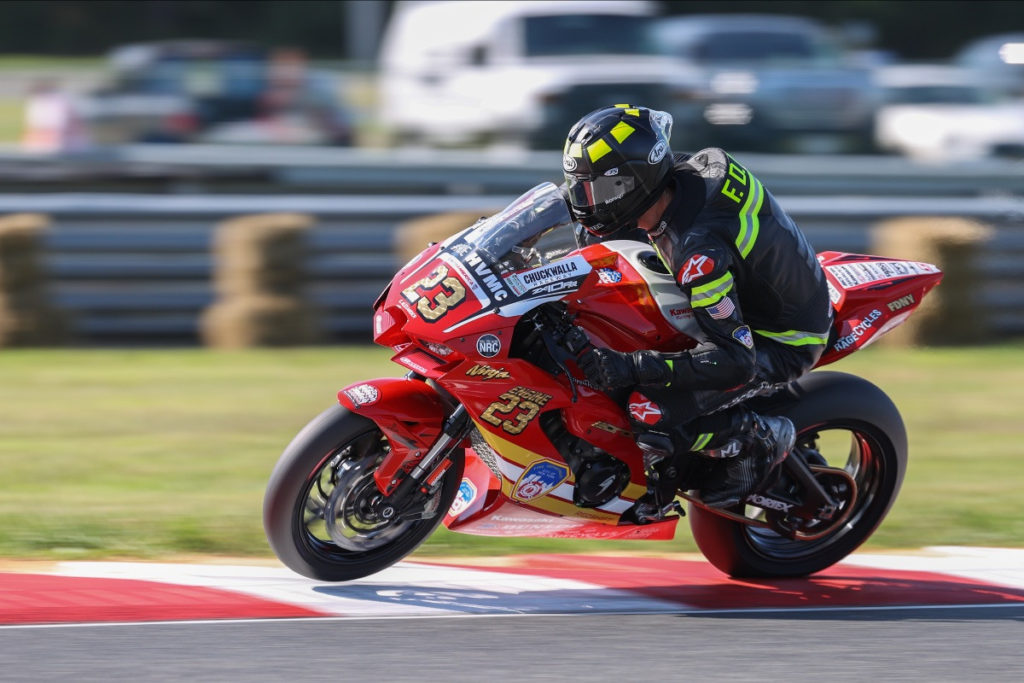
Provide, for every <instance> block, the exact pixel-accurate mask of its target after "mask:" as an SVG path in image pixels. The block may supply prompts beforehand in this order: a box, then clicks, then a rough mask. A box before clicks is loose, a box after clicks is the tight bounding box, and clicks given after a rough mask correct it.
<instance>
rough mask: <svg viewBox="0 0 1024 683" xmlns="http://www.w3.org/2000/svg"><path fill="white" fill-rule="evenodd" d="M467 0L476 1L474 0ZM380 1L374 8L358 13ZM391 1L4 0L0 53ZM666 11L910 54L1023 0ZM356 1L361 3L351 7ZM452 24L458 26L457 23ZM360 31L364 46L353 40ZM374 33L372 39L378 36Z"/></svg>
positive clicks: (313, 18) (346, 33)
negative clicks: (763, 23) (750, 15)
mask: <svg viewBox="0 0 1024 683" xmlns="http://www.w3.org/2000/svg"><path fill="white" fill-rule="evenodd" d="M467 1H469V0H467ZM357 3H359V4H363V5H366V4H373V5H377V6H378V7H376V8H375V10H376V11H375V12H365V11H363V12H360V11H359V10H360V9H365V7H353V6H354V5H356V4H357ZM393 4H394V3H393V2H392V0H246V1H245V2H241V1H232V0H220V1H214V0H88V1H85V0H77V1H72V0H0V53H6V54H12V53H14V54H17V53H20V54H53V55H96V54H99V53H103V52H106V51H107V50H109V49H110V48H111V47H114V46H115V45H121V44H124V43H129V42H137V41H148V40H161V39H170V38H227V39H236V40H248V41H255V42H259V43H263V44H270V45H294V46H296V47H302V48H304V49H305V50H306V51H307V52H308V53H309V54H310V55H311V56H313V57H314V58H317V59H347V58H351V57H353V56H359V55H358V54H357V55H354V54H353V53H359V52H361V53H365V52H366V51H367V49H368V48H367V47H366V45H367V41H366V40H365V38H366V36H365V35H363V34H362V33H361V32H360V31H361V29H362V28H363V27H362V26H360V27H358V28H355V27H352V26H347V25H346V24H347V23H348V22H349V21H350V20H351V19H352V17H356V18H357V19H356V20H357V21H360V22H361V23H362V22H366V23H368V24H371V25H373V26H372V27H368V28H369V29H370V30H372V31H376V25H377V24H379V23H380V22H379V17H380V16H381V15H383V14H385V13H386V12H387V11H389V9H390V7H391V6H392V5H393ZM660 4H661V6H662V7H663V8H664V11H665V13H667V14H698V13H700V14H703V13H711V12H730V13H732V12H770V13H777V14H778V13H781V14H800V15H805V16H811V17H816V18H818V19H821V20H823V21H824V22H826V23H828V24H830V25H832V26H840V25H842V24H844V23H848V22H858V21H862V22H868V23H870V24H871V25H872V26H873V27H874V28H875V30H876V32H877V33H876V35H877V39H876V41H875V44H874V46H873V47H875V48H879V49H883V50H891V51H893V52H896V53H897V54H898V55H900V56H901V57H903V58H906V59H944V58H946V57H949V56H951V55H952V54H953V53H954V52H956V50H957V49H959V48H960V47H961V46H962V45H964V44H965V43H967V42H968V41H970V40H971V39H973V38H976V37H978V36H982V35H986V34H990V33H1002V32H1006V31H1014V30H1017V31H1020V30H1024V2H1020V1H1019V0H830V1H829V2H823V1H819V2H806V0H775V1H774V2H770V3H769V2H764V1H763V0H667V1H665V2H662V3H660ZM353 10H355V11H353ZM453 28H454V27H453ZM356 38H358V39H359V41H358V42H359V43H360V46H352V47H351V49H350V46H349V45H348V43H350V42H353V41H355V40H356ZM373 42H375V41H373V40H371V41H369V43H368V44H370V45H372V44H373Z"/></svg>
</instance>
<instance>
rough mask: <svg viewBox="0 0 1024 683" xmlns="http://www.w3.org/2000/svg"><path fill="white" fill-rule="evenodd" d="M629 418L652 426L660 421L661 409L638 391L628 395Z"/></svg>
mask: <svg viewBox="0 0 1024 683" xmlns="http://www.w3.org/2000/svg"><path fill="white" fill-rule="evenodd" d="M628 407H629V416H630V417H632V418H633V419H634V420H636V421H637V422H643V423H644V424H648V425H652V424H656V423H657V422H658V421H659V420H661V415H662V413H661V407H660V406H658V404H657V403H655V402H653V401H652V400H651V399H649V398H647V397H646V396H644V395H643V394H641V393H640V392H638V391H634V392H633V393H632V394H630V395H629V406H628Z"/></svg>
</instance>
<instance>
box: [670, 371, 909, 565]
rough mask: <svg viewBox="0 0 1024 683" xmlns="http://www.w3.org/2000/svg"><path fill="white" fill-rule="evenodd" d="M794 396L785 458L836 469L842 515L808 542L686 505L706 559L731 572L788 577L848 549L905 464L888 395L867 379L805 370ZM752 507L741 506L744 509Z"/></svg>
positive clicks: (895, 486) (899, 425) (890, 496)
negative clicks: (848, 492)
mask: <svg viewBox="0 0 1024 683" xmlns="http://www.w3.org/2000/svg"><path fill="white" fill-rule="evenodd" d="M798 392H799V393H800V394H801V395H800V396H799V400H798V401H797V402H796V403H795V404H793V405H792V406H789V407H787V408H786V409H785V410H783V411H781V413H780V414H785V415H786V416H787V417H789V418H790V419H792V420H793V423H794V425H795V426H796V428H797V440H796V447H795V448H794V450H793V453H792V454H791V455H790V457H803V459H804V460H805V461H806V462H808V464H810V465H825V464H827V465H828V466H829V467H834V468H840V469H843V470H845V471H846V473H847V474H849V476H850V477H851V478H852V479H853V481H854V482H855V483H856V487H857V494H856V499H855V500H854V502H853V506H852V509H850V510H849V511H847V512H846V516H845V521H844V522H843V523H842V524H836V525H834V528H832V529H830V530H829V531H828V532H827V533H825V534H824V535H820V536H815V537H814V538H813V539H812V540H807V539H799V538H797V539H793V538H789V537H787V536H784V535H781V534H778V533H776V532H775V531H772V530H770V529H766V528H760V527H754V526H749V525H746V524H743V523H741V522H737V521H733V520H730V519H726V518H724V517H722V516H720V515H717V514H715V513H713V512H709V511H708V510H705V509H703V508H700V507H697V506H695V505H692V504H691V505H690V528H691V529H692V531H693V536H694V540H695V541H696V543H697V545H698V547H699V548H700V549H701V552H703V553H704V555H705V557H707V559H708V561H709V562H711V563H712V564H713V565H714V566H716V567H717V568H719V569H721V570H722V571H723V572H726V573H727V574H729V575H731V576H737V577H740V576H745V577H793V576H805V575H807V574H813V573H814V572H818V571H821V570H822V569H825V568H826V567H829V566H831V565H833V564H835V563H836V562H838V561H839V560H841V559H843V558H844V557H846V556H847V555H848V554H850V553H851V552H853V551H854V550H855V549H856V548H857V547H858V546H859V545H860V544H861V543H863V542H864V541H865V540H867V538H868V537H869V536H870V535H871V534H872V533H873V532H874V530H875V529H876V528H877V527H878V525H879V524H880V523H881V521H882V519H883V518H884V517H885V514H886V513H887V512H888V510H889V508H890V507H891V506H892V503H893V501H894V500H895V498H896V494H897V492H898V491H899V488H900V484H901V483H902V481H903V475H904V473H905V471H906V465H907V442H906V431H905V429H904V426H903V421H902V419H901V418H900V415H899V412H898V411H897V409H896V406H895V405H893V403H892V401H891V400H890V399H889V398H888V397H887V396H886V395H885V394H884V393H883V392H882V391H881V390H880V389H879V388H878V387H876V386H875V385H873V384H871V383H870V382H868V381H867V380H864V379H861V378H859V377H855V376H853V375H847V374H844V373H837V372H817V373H811V374H810V375H808V376H807V377H805V378H804V379H803V380H801V381H800V382H799V383H798ZM752 512H758V510H757V509H756V508H747V510H746V513H747V514H751V513H752Z"/></svg>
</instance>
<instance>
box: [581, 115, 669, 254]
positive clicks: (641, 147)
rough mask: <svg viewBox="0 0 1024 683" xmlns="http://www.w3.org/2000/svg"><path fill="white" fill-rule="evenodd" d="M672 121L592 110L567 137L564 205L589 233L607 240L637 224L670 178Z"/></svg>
mask: <svg viewBox="0 0 1024 683" xmlns="http://www.w3.org/2000/svg"><path fill="white" fill-rule="evenodd" d="M671 134H672V116H671V115H669V114H667V113H665V112H663V111H657V110H654V109H648V108H646V107H637V106H633V105H629V104H617V105H615V106H612V107H606V108H604V109H597V110H595V111H592V112H591V113H589V114H587V115H586V116H584V117H583V118H582V119H580V120H579V121H578V122H577V123H576V125H574V126H573V127H572V129H571V130H570V131H569V137H568V138H567V139H566V141H565V150H564V152H563V156H562V170H563V171H564V172H565V182H566V189H567V192H568V196H569V203H570V204H571V205H572V209H573V212H574V213H575V215H576V219H577V220H578V221H579V222H580V223H581V224H582V225H583V226H584V227H585V228H586V229H587V230H589V231H590V232H591V233H593V234H595V235H600V236H607V235H610V234H611V233H613V232H615V231H616V230H619V229H620V228H623V227H627V226H629V225H630V224H631V223H633V222H634V221H636V219H638V218H639V217H640V216H641V215H643V213H644V212H645V211H647V209H649V208H650V207H651V206H652V205H653V204H654V202H655V201H657V199H658V196H659V194H660V193H661V190H662V189H664V187H665V186H666V185H667V184H668V181H669V178H670V177H671V172H672V165H673V160H672V150H671V149H670V148H669V137H670V135H671Z"/></svg>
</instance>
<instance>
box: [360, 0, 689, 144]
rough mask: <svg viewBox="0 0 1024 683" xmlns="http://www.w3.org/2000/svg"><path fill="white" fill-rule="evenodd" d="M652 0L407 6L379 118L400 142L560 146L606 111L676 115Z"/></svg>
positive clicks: (395, 28)
mask: <svg viewBox="0 0 1024 683" xmlns="http://www.w3.org/2000/svg"><path fill="white" fill-rule="evenodd" d="M657 9H658V6H657V4H656V3H651V2H631V1H629V2H627V1H623V2H617V1H612V0H609V1H604V2H594V1H588V0H561V1H552V2H542V1H534V2H399V3H397V4H396V6H395V9H394V13H393V15H392V18H391V20H390V22H389V24H388V27H387V29H386V31H385V35H384V38H383V41H382V43H381V53H380V73H379V78H380V82H379V86H380V88H379V97H380V104H381V113H380V116H381V119H382V120H381V123H382V124H384V125H385V126H387V127H388V128H389V129H390V131H391V132H392V133H393V134H394V135H395V136H396V137H397V139H398V140H400V141H417V142H428V143H433V144H466V143H480V142H494V141H497V142H514V143H521V144H528V145H530V146H533V147H542V148H550V149H554V148H560V147H561V145H562V143H563V142H564V140H565V136H566V134H567V133H568V129H569V126H571V125H572V123H574V122H575V121H576V120H578V119H579V118H580V117H582V116H583V115H584V114H586V113H588V112H590V111H592V110H594V109H596V108H598V107H601V106H608V105H611V104H618V103H625V102H628V103H634V104H643V105H647V106H651V107H659V108H670V107H669V105H668V100H667V98H669V97H670V96H671V90H672V88H671V85H670V84H671V83H672V82H673V80H674V79H675V78H677V77H678V76H679V73H678V72H679V68H680V66H679V62H677V61H674V60H673V59H672V58H670V57H666V56H661V55H658V54H657V53H656V52H655V46H654V44H653V42H652V39H651V37H650V30H651V22H652V21H653V20H654V17H655V16H656V15H657Z"/></svg>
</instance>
